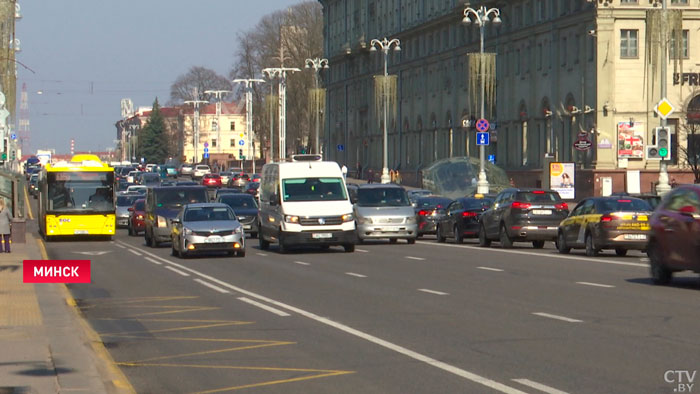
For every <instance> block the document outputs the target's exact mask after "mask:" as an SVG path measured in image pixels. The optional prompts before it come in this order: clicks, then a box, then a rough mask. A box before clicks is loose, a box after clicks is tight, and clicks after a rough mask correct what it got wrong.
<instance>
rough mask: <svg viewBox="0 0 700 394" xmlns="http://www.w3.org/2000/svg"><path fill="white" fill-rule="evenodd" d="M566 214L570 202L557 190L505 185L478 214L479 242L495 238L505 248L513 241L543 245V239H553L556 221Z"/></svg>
mask: <svg viewBox="0 0 700 394" xmlns="http://www.w3.org/2000/svg"><path fill="white" fill-rule="evenodd" d="M568 215H569V206H568V205H567V204H566V203H565V202H563V201H562V200H561V197H560V196H559V193H557V192H556V191H553V190H542V189H519V188H510V189H505V190H503V191H502V192H500V193H498V196H496V199H495V200H494V202H493V205H492V206H491V208H489V209H488V210H487V211H486V212H484V213H483V215H482V217H481V226H479V245H481V246H490V245H491V241H492V240H498V241H500V243H501V246H502V247H504V248H512V247H513V242H532V246H533V247H535V248H537V249H539V248H542V247H544V243H545V241H556V239H557V230H558V229H559V223H561V221H562V220H564V219H565V218H566V217H567V216H568Z"/></svg>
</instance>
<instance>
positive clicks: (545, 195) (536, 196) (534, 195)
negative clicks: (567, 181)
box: [515, 191, 561, 203]
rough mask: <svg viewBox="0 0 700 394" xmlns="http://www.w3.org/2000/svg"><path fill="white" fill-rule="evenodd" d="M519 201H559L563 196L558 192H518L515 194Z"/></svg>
mask: <svg viewBox="0 0 700 394" xmlns="http://www.w3.org/2000/svg"><path fill="white" fill-rule="evenodd" d="M515 199H516V200H517V201H524V202H545V203H547V202H559V201H561V197H559V193H557V192H546V191H531V192H518V194H517V195H516V196H515Z"/></svg>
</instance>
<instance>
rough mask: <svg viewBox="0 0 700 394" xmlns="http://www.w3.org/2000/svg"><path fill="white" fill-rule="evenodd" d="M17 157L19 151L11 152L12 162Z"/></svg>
mask: <svg viewBox="0 0 700 394" xmlns="http://www.w3.org/2000/svg"><path fill="white" fill-rule="evenodd" d="M16 157H17V151H16V150H14V149H13V150H12V151H11V152H10V160H14V159H15V158H16Z"/></svg>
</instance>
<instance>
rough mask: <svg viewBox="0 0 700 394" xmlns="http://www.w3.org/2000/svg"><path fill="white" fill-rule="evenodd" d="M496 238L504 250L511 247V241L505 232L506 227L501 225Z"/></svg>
mask: <svg viewBox="0 0 700 394" xmlns="http://www.w3.org/2000/svg"><path fill="white" fill-rule="evenodd" d="M498 238H499V240H500V241H501V247H502V248H505V249H510V248H512V247H513V240H512V239H511V238H510V236H509V235H508V231H506V225H505V224H501V231H500V233H499V234H498Z"/></svg>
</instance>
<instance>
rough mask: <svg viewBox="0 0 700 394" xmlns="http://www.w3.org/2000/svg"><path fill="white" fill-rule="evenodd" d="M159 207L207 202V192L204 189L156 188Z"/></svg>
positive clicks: (156, 199) (156, 200) (174, 206)
mask: <svg viewBox="0 0 700 394" xmlns="http://www.w3.org/2000/svg"><path fill="white" fill-rule="evenodd" d="M155 202H156V206H157V207H167V208H176V207H180V206H183V205H185V204H191V203H198V202H207V192H206V190H204V189H198V188H191V189H178V188H165V189H159V190H155Z"/></svg>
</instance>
